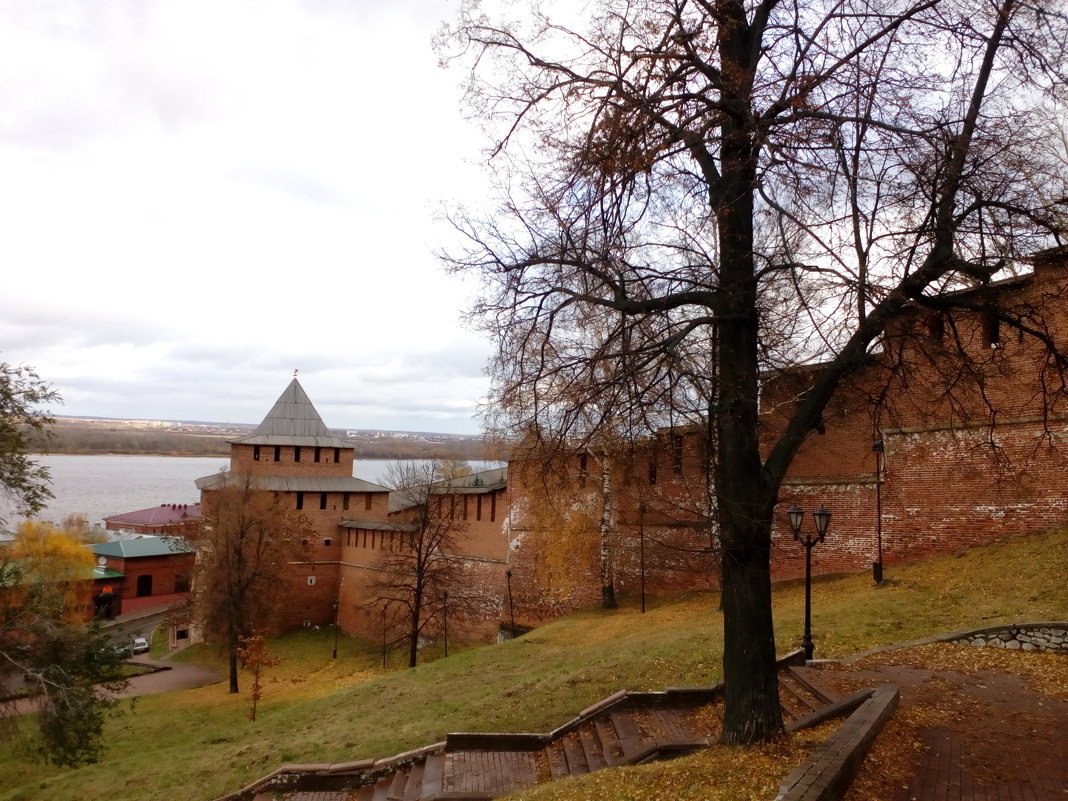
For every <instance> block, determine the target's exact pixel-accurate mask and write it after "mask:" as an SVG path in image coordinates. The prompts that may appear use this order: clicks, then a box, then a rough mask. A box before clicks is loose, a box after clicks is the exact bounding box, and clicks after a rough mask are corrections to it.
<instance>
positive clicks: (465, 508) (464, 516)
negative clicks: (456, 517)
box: [463, 495, 467, 520]
mask: <svg viewBox="0 0 1068 801" xmlns="http://www.w3.org/2000/svg"><path fill="white" fill-rule="evenodd" d="M463 518H464V520H467V496H466V495H465V496H464V513H463Z"/></svg>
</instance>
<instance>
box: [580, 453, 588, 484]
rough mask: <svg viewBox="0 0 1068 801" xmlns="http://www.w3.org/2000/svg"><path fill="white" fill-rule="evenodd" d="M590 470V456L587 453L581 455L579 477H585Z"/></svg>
mask: <svg viewBox="0 0 1068 801" xmlns="http://www.w3.org/2000/svg"><path fill="white" fill-rule="evenodd" d="M589 470H590V456H589V454H587V453H584V454H582V455H581V456H579V478H585V477H586V475H587V474H588V473H589Z"/></svg>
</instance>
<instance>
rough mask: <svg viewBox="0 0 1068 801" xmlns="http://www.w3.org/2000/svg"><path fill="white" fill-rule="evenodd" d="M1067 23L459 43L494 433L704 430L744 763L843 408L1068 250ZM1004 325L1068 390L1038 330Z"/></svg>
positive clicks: (993, 5)
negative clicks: (1038, 261) (904, 348)
mask: <svg viewBox="0 0 1068 801" xmlns="http://www.w3.org/2000/svg"><path fill="white" fill-rule="evenodd" d="M565 10H566V9H565ZM561 13H564V12H563V11H562V12H561ZM580 25H581V26H583V27H582V29H581V30H580ZM1065 27H1066V25H1065V15H1064V9H1063V3H1054V4H1042V5H1032V4H1028V3H1025V2H1021V1H1020V0H994V1H992V0H880V2H877V3H876V2H871V0H837V1H836V2H829V1H827V0H793V1H792V2H785V1H784V0H751V2H743V0H642V2H624V1H623V0H602V1H601V2H598V3H596V4H595V6H594V8H593V10H592V11H591V12H590V13H588V14H587V15H586V17H585V19H584V20H582V21H581V22H579V21H576V22H574V24H567V22H566V21H564V22H560V21H556V20H553V19H551V18H550V17H549V16H548V14H547V13H546V12H544V11H543V5H542V4H538V3H535V4H534V6H533V10H532V11H531V13H530V14H529V16H528V18H527V19H525V20H521V21H519V22H516V23H513V24H504V23H501V24H495V23H493V22H491V21H490V20H488V19H487V18H486V17H485V16H484V15H482V13H481V12H480V11H478V10H477V6H476V5H475V4H473V3H472V4H470V5H469V6H467V7H465V9H464V10H463V11H462V12H461V19H460V22H459V24H458V26H457V28H456V30H455V31H454V32H453V33H452V36H451V37H447V38H446V39H444V40H443V44H442V47H443V48H446V50H447V49H448V48H450V47H453V46H457V47H458V48H459V51H460V53H461V54H462V55H459V56H457V57H458V58H467V59H470V60H471V62H472V63H473V69H472V74H471V81H470V84H469V86H470V94H469V100H470V105H471V109H472V112H473V113H474V114H476V115H479V116H480V117H481V118H482V119H483V120H484V121H485V122H486V124H487V126H488V127H489V128H490V131H489V133H490V136H491V137H492V138H493V139H492V141H493V147H492V150H491V154H492V156H493V159H492V161H491V166H492V167H495V168H496V169H497V170H498V175H499V176H500V178H501V184H500V185H501V187H502V192H501V197H502V202H501V207H500V208H499V209H497V210H496V212H495V213H477V214H475V213H468V212H465V211H462V210H459V211H456V212H455V213H454V220H455V222H456V224H457V226H458V227H459V229H460V230H461V231H463V232H464V233H465V234H466V235H467V236H468V237H469V242H470V243H471V246H470V248H469V249H468V250H467V251H466V252H463V253H453V254H451V255H450V257H449V258H448V263H449V264H450V265H451V267H452V268H453V269H456V270H463V271H472V272H476V273H478V274H480V275H481V276H482V277H483V279H484V281H485V286H486V291H485V294H484V296H483V298H482V300H481V301H480V303H479V304H478V307H477V312H478V314H479V316H480V318H481V320H482V321H483V323H484V325H485V327H486V329H487V330H488V331H489V332H491V333H492V334H493V335H494V336H495V337H496V339H497V342H498V343H499V350H498V354H497V357H496V360H495V363H494V365H493V371H494V378H495V388H494V392H493V397H492V402H493V403H494V404H495V408H496V410H497V414H498V422H500V423H501V424H504V425H509V426H513V427H515V428H516V429H517V430H531V429H533V430H537V431H538V432H539V434H540V435H541V436H544V437H546V438H548V439H556V440H559V441H565V440H570V444H571V446H572V447H574V446H575V444H576V443H579V444H581V442H583V441H588V440H590V439H591V438H593V437H594V436H595V432H596V431H597V430H599V429H600V424H599V423H598V422H597V421H594V422H593V424H592V425H590V424H589V423H588V415H587V410H588V409H589V408H591V407H595V408H597V409H599V410H600V411H601V413H602V414H601V419H602V420H604V421H609V422H611V423H612V425H616V424H617V423H618V421H620V420H623V421H625V422H626V425H625V426H624V430H626V429H627V428H629V427H630V426H633V427H635V428H637V427H639V426H645V427H647V428H648V429H653V428H655V427H656V426H657V425H661V426H662V425H666V424H670V423H671V421H672V420H673V419H675V418H676V417H677V415H679V414H680V413H684V412H691V411H693V410H697V409H702V408H703V409H704V410H706V411H707V414H708V415H709V417H710V423H709V425H710V428H711V430H712V431H713V437H712V438H711V442H712V443H713V445H714V447H712V448H710V454H709V460H710V469H711V471H712V472H713V475H714V479H715V481H714V498H713V499H712V502H711V503H710V508H711V510H712V511H713V512H714V514H715V515H716V517H717V518H718V527H719V536H720V538H721V547H722V593H723V597H722V606H723V617H724V662H723V665H724V679H725V683H726V710H725V719H724V730H725V734H724V737H725V740H726V741H727V742H732V743H743V742H752V741H756V740H760V739H764V738H768V737H771V736H774V735H775V734H776V733H777V732H778V731H780V730H781V726H782V723H781V711H780V708H779V702H778V694H777V687H776V679H775V674H774V659H775V641H774V634H773V628H772V617H771V603H770V597H771V592H770V590H771V585H770V569H769V558H770V548H771V528H772V521H773V516H774V511H775V506H776V502H777V499H778V494H779V489H780V486H781V484H782V481H783V477H784V476H785V474H786V471H787V469H788V468H789V466H790V464H791V462H792V461H793V459H794V457H795V455H796V454H797V452H798V449H799V448H800V446H801V444H802V443H803V442H804V441H805V439H806V437H808V436H809V434H810V433H811V432H813V431H817V430H819V429H820V427H821V425H822V414H823V411H824V409H825V407H826V406H827V404H828V402H829V401H830V399H831V398H832V397H833V396H834V394H835V392H836V391H837V390H838V389H839V387H841V386H842V384H843V382H846V381H848V380H849V379H850V378H851V377H852V376H853V375H855V374H856V373H857V372H858V371H859V370H861V369H862V368H863V367H864V366H865V365H867V364H868V363H869V362H870V360H871V356H872V354H873V353H878V352H881V351H883V345H884V342H885V339H884V333H885V332H886V331H887V330H888V328H891V327H893V325H894V323H895V321H896V320H898V319H900V318H901V317H902V316H903V315H906V314H907V313H908V312H909V310H910V309H913V308H914V307H916V306H917V305H923V306H927V307H930V308H937V309H939V310H945V309H948V308H951V307H953V305H954V304H955V303H958V302H959V303H962V304H963V303H967V302H968V301H967V298H966V297H965V296H964V295H959V294H954V290H958V289H961V288H964V287H969V286H976V285H985V284H987V283H989V282H990V281H991V280H992V279H993V278H995V276H999V275H1001V274H1004V273H1003V272H1002V271H1003V270H1005V269H1006V268H1007V266H1008V265H1009V263H1010V262H1009V260H1010V259H1011V258H1013V257H1015V256H1018V255H1020V254H1023V253H1029V252H1031V251H1033V250H1035V249H1036V248H1039V247H1045V246H1048V245H1050V244H1053V243H1055V242H1060V241H1061V240H1060V239H1059V237H1060V236H1062V235H1063V232H1064V230H1065V219H1064V215H1063V208H1062V207H1060V206H1058V205H1057V204H1056V203H1055V202H1051V200H1050V198H1048V197H1044V196H1043V195H1042V193H1040V192H1038V191H1037V190H1036V187H1038V186H1040V185H1047V186H1048V185H1050V184H1051V183H1057V184H1058V185H1063V176H1062V175H1061V173H1060V172H1059V171H1060V170H1061V169H1062V168H1061V167H1059V166H1058V165H1057V164H1056V163H1055V160H1053V159H1049V158H1046V156H1047V154H1048V152H1049V148H1048V147H1047V146H1045V145H1044V144H1042V143H1043V142H1045V140H1046V138H1047V134H1048V131H1047V130H1046V128H1045V127H1044V125H1043V123H1044V120H1048V118H1049V115H1046V116H1045V117H1043V116H1039V115H1034V114H1032V113H1031V111H1032V109H1033V107H1034V106H1036V105H1037V104H1039V103H1040V102H1041V103H1043V104H1045V105H1046V107H1047V108H1055V109H1057V110H1058V111H1059V112H1060V117H1061V118H1063V110H1064V105H1063V102H1064V99H1065V97H1064V95H1065V88H1066V86H1068V83H1066V81H1065V75H1064V65H1065V64H1066V63H1068V62H1066V60H1065V52H1064V51H1065ZM1053 116H1054V117H1055V118H1056V116H1057V115H1056V114H1055V115H1053ZM995 313H996V314H998V315H1001V317H1002V319H1004V320H1005V321H1006V322H1007V323H1008V324H1009V325H1013V326H1014V327H1016V329H1017V330H1019V331H1020V332H1021V334H1022V335H1026V336H1034V337H1035V338H1036V339H1038V340H1039V341H1040V343H1041V344H1042V346H1044V347H1049V348H1050V349H1051V354H1050V361H1048V362H1047V364H1051V365H1053V366H1054V367H1055V368H1057V369H1060V368H1063V366H1064V364H1065V362H1064V360H1063V358H1062V357H1061V356H1060V355H1059V354H1056V353H1053V352H1052V345H1053V340H1052V338H1051V337H1050V336H1048V331H1047V330H1046V329H1045V328H1044V327H1043V326H1042V325H1041V324H1040V323H1039V322H1038V321H1037V320H1036V318H1035V317H1034V315H1031V314H1030V313H1029V314H1028V315H1026V316H1024V315H1021V314H1014V313H1013V312H1012V310H1007V309H997V310H995ZM591 323H592V324H591ZM886 352H887V353H889V349H886ZM799 363H809V364H813V365H816V364H818V365H819V367H818V369H814V370H813V376H814V378H813V380H812V381H811V383H810V385H809V386H807V387H806V389H805V390H804V392H803V393H802V394H801V395H800V396H799V397H798V398H797V402H796V403H795V404H794V405H793V407H792V408H791V410H790V412H789V414H788V415H787V418H786V419H785V422H784V424H783V425H782V427H781V428H780V429H779V430H777V431H776V432H774V433H773V434H771V435H770V436H769V437H768V439H767V440H766V441H765V442H764V443H762V442H761V433H762V430H761V423H760V411H761V410H760V404H759V398H760V394H759V393H760V389H759V388H760V377H761V374H762V372H763V371H768V370H772V369H775V368H782V367H788V366H790V365H796V364H799ZM1046 386H1047V387H1052V388H1054V389H1056V387H1057V385H1055V384H1047V385H1046ZM702 402H703V403H702ZM764 433H765V435H768V432H764ZM762 445H763V447H762Z"/></svg>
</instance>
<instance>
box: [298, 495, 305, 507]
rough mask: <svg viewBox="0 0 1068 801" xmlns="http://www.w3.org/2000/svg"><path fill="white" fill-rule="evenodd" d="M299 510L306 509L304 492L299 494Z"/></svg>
mask: <svg viewBox="0 0 1068 801" xmlns="http://www.w3.org/2000/svg"><path fill="white" fill-rule="evenodd" d="M297 508H298V509H303V508H304V493H303V492H298V493H297Z"/></svg>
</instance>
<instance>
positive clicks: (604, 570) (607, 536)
mask: <svg viewBox="0 0 1068 801" xmlns="http://www.w3.org/2000/svg"><path fill="white" fill-rule="evenodd" d="M614 503H615V501H614V500H613V497H612V465H611V463H610V462H609V459H608V455H607V454H605V455H603V456H602V459H601V525H600V529H599V530H600V543H599V544H600V548H601V553H600V559H599V562H600V574H601V607H602V608H604V609H615V608H617V607H618V606H619V602H618V601H617V600H616V583H615V575H614V571H613V569H612V541H611V540H612V533H613V531H612V529H613V527H612V517H613V504H614Z"/></svg>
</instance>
